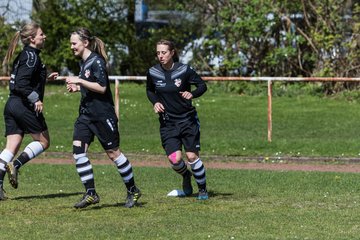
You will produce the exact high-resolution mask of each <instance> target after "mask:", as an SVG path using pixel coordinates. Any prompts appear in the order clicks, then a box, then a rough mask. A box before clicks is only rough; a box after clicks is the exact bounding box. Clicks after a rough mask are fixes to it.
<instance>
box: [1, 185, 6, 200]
mask: <svg viewBox="0 0 360 240" xmlns="http://www.w3.org/2000/svg"><path fill="white" fill-rule="evenodd" d="M6 199H7V197H6V196H5V190H4V189H3V187H0V201H2V200H6Z"/></svg>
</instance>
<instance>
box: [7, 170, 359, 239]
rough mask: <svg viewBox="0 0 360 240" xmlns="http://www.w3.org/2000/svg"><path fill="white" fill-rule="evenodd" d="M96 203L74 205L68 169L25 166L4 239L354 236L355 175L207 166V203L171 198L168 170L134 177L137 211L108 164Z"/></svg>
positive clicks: (76, 194) (76, 184)
mask: <svg viewBox="0 0 360 240" xmlns="http://www.w3.org/2000/svg"><path fill="white" fill-rule="evenodd" d="M94 173H95V179H96V181H97V191H98V193H99V195H100V197H101V201H100V203H99V204H98V205H93V206H90V207H88V208H86V209H84V210H76V209H74V208H73V207H72V206H73V204H74V203H75V202H76V201H78V200H79V199H80V197H81V196H82V193H81V192H82V191H83V187H82V185H81V183H80V181H79V179H78V176H77V173H76V170H75V167H74V166H72V165H48V164H28V165H27V166H25V167H23V169H22V171H21V175H20V176H19V180H20V183H19V188H18V189H16V190H15V189H12V188H11V187H10V185H9V184H8V181H6V184H5V188H6V190H7V195H8V196H9V197H10V199H9V200H7V201H3V202H1V203H0V213H1V217H2V220H3V223H2V224H0V232H1V239H359V234H360V224H359V218H360V217H359V216H360V207H359V187H358V182H359V175H358V174H349V173H347V174H345V173H324V172H272V171H251V170H217V169H208V174H207V176H208V185H209V191H210V197H211V198H210V200H208V201H198V200H196V199H195V197H188V198H174V197H167V196H166V194H167V193H168V192H169V191H170V190H173V189H179V188H180V187H181V180H180V177H179V176H177V175H176V174H175V173H174V172H173V171H172V170H170V169H169V168H153V167H141V168H135V169H134V173H135V176H136V180H137V182H138V185H139V186H140V187H141V189H142V192H143V196H142V198H141V200H140V203H141V207H135V208H132V209H126V208H124V207H122V205H123V203H124V199H125V188H124V185H123V184H122V182H121V180H120V177H119V175H118V173H117V171H116V169H115V166H111V165H95V166H94Z"/></svg>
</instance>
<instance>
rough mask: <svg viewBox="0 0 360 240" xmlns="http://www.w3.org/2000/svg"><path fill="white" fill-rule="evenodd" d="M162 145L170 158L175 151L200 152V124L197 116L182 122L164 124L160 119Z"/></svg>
mask: <svg viewBox="0 0 360 240" xmlns="http://www.w3.org/2000/svg"><path fill="white" fill-rule="evenodd" d="M160 136H161V143H162V146H163V148H164V150H165V152H166V155H167V156H169V155H170V154H172V153H173V152H175V151H178V150H180V151H181V150H182V146H184V149H185V151H186V152H198V151H200V122H199V119H198V118H197V116H194V117H192V118H191V119H188V120H185V121H181V122H168V121H166V122H164V121H162V120H161V119H160Z"/></svg>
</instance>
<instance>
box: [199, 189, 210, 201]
mask: <svg viewBox="0 0 360 240" xmlns="http://www.w3.org/2000/svg"><path fill="white" fill-rule="evenodd" d="M208 199H209V194H208V192H207V191H206V189H200V190H199V195H198V197H197V200H208Z"/></svg>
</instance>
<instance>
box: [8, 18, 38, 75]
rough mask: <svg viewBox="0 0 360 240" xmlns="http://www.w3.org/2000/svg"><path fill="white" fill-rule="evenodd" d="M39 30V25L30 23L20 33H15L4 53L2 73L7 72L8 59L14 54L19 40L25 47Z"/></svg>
mask: <svg viewBox="0 0 360 240" xmlns="http://www.w3.org/2000/svg"><path fill="white" fill-rule="evenodd" d="M39 28H40V25H39V24H38V23H36V22H31V23H27V24H25V25H24V26H23V27H22V28H21V30H20V31H17V32H16V33H15V35H14V36H13V38H12V39H11V42H10V45H9V48H8V50H7V52H6V55H5V57H4V60H3V63H2V65H3V70H4V72H7V67H8V64H9V61H10V59H11V58H12V56H13V55H14V53H15V50H16V47H17V45H18V43H19V39H20V40H21V42H22V43H23V44H24V45H25V46H27V45H29V44H30V39H31V38H32V37H35V36H36V33H37V31H38V29H39Z"/></svg>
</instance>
